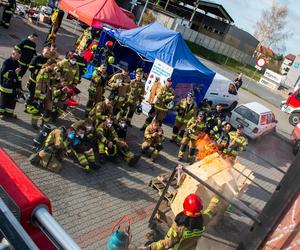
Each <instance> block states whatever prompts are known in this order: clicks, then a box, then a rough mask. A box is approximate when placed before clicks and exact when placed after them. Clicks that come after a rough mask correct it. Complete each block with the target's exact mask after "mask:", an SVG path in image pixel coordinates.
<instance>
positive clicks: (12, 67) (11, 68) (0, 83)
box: [0, 58, 21, 94]
mask: <svg viewBox="0 0 300 250" xmlns="http://www.w3.org/2000/svg"><path fill="white" fill-rule="evenodd" d="M18 67H19V63H18V62H17V61H14V60H13V59H12V58H8V59H6V60H5V61H4V62H3V64H2V68H1V74H0V91H1V92H3V93H6V94H15V93H16V89H21V82H20V81H19V79H18V74H17V73H16V69H17V68H18Z"/></svg>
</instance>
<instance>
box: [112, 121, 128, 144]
mask: <svg viewBox="0 0 300 250" xmlns="http://www.w3.org/2000/svg"><path fill="white" fill-rule="evenodd" d="M114 129H115V131H116V132H117V135H118V137H119V139H120V140H123V141H126V137H127V129H128V124H127V120H126V118H124V117H121V118H120V119H118V120H117V121H116V122H114Z"/></svg>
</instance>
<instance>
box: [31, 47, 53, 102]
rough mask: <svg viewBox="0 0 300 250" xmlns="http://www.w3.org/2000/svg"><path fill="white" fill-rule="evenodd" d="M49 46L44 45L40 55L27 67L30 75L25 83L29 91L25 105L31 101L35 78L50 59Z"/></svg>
mask: <svg viewBox="0 0 300 250" xmlns="http://www.w3.org/2000/svg"><path fill="white" fill-rule="evenodd" d="M50 46H51V44H50V43H48V44H45V45H44V48H43V51H42V54H40V55H37V56H35V57H34V58H33V59H32V61H31V63H30V65H29V71H30V73H31V75H30V77H29V80H28V83H27V88H28V91H29V98H28V100H27V105H30V104H31V103H32V101H33V97H34V92H35V85H36V77H37V75H38V73H39V71H40V69H41V68H42V67H43V65H44V64H45V63H46V62H47V60H48V59H49V58H50Z"/></svg>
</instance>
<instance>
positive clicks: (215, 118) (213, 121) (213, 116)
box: [206, 104, 226, 129]
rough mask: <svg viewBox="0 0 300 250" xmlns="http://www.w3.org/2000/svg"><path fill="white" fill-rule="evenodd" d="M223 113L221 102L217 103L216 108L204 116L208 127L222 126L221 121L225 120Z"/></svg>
mask: <svg viewBox="0 0 300 250" xmlns="http://www.w3.org/2000/svg"><path fill="white" fill-rule="evenodd" d="M225 118H226V116H225V114H224V112H223V106H222V105H221V104H217V106H216V110H214V111H212V112H210V113H209V114H208V116H207V117H206V121H207V123H208V126H209V128H210V129H214V127H215V126H218V127H220V126H222V122H224V121H225Z"/></svg>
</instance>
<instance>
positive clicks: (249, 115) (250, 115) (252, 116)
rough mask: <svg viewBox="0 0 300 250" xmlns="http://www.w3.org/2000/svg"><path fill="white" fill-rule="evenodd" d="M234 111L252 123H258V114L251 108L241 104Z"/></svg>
mask: <svg viewBox="0 0 300 250" xmlns="http://www.w3.org/2000/svg"><path fill="white" fill-rule="evenodd" d="M235 112H236V113H238V114H239V115H241V116H242V117H244V118H245V119H247V120H249V121H251V122H253V123H254V124H258V121H259V115H258V114H257V113H255V112H254V111H252V110H251V109H248V108H247V107H245V106H243V105H241V106H239V107H238V108H237V109H235Z"/></svg>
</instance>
